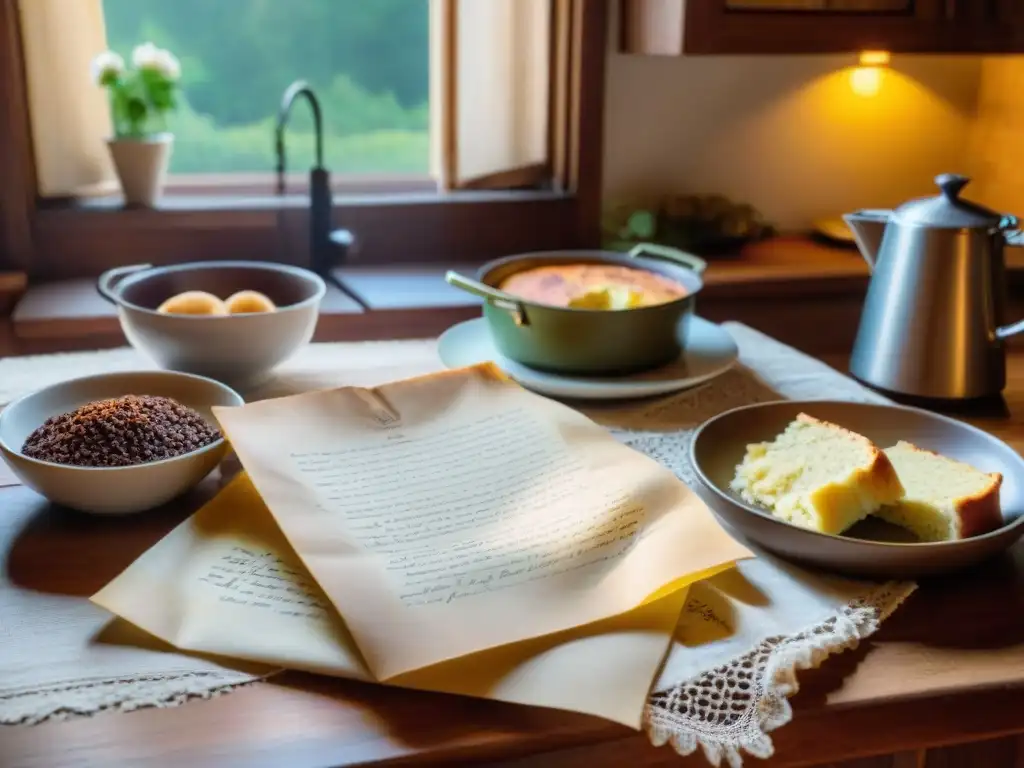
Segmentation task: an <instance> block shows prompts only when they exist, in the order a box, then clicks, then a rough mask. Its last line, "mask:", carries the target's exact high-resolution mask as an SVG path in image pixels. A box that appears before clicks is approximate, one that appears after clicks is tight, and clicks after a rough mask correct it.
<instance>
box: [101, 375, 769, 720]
mask: <svg viewBox="0 0 1024 768" xmlns="http://www.w3.org/2000/svg"><path fill="white" fill-rule="evenodd" d="M217 418H218V419H219V420H220V422H221V425H222V427H223V429H224V431H225V433H226V435H227V436H228V438H229V440H230V441H231V443H232V445H233V447H234V448H235V451H236V453H237V454H238V457H239V459H240V460H241V463H242V465H243V466H244V467H245V469H246V471H247V477H243V479H241V480H236V481H235V483H232V485H231V486H229V488H228V489H226V490H225V491H224V492H223V493H222V496H221V497H218V500H215V502H214V503H213V504H211V506H210V507H208V508H207V509H206V510H204V511H203V512H201V513H199V514H198V515H197V516H196V517H195V518H194V519H193V520H192V521H188V522H186V523H185V524H183V526H181V527H179V528H178V529H176V531H175V532H173V533H172V534H171V535H170V536H169V537H168V538H167V539H165V540H164V541H163V542H161V543H160V544H158V545H157V547H155V548H154V549H153V550H151V551H150V552H148V553H147V554H146V555H144V556H143V558H142V559H140V561H138V562H137V563H136V564H135V565H133V566H132V568H130V569H129V570H128V571H127V572H126V573H125V574H123V575H122V576H121V577H119V578H118V579H117V580H115V582H114V583H112V584H111V585H109V586H108V587H107V588H106V589H105V590H103V592H101V593H100V594H99V595H97V596H96V598H94V599H95V600H96V601H97V602H98V603H100V604H101V605H105V606H106V607H107V608H109V609H110V610H111V611H113V612H115V613H118V614H120V615H122V616H124V617H125V618H127V619H128V620H130V621H133V622H135V623H137V624H139V626H142V627H143V628H144V629H148V630H149V631H151V632H153V633H154V634H157V635H158V636H160V637H163V638H164V639H166V640H168V641H169V642H172V643H174V644H176V645H178V646H179V647H183V648H192V649H193V650H204V651H207V652H213V653H224V654H226V655H236V656H239V657H244V658H247V659H251V660H257V661H266V662H268V663H280V664H283V665H285V666H291V667H298V668H304V669H310V670H311V671H323V672H327V673H329V674H337V675H341V676H345V677H354V678H358V679H367V678H369V679H374V680H378V681H387V682H392V683H394V684H398V685H408V686H410V687H427V688H430V689H434V690H450V691H452V692H460V691H459V690H458V688H459V684H458V683H455V682H453V681H455V680H458V679H459V678H460V676H462V675H464V673H465V671H466V670H467V669H472V668H473V667H474V666H475V667H480V668H481V669H484V670H486V669H487V664H490V663H492V662H491V661H488V659H487V658H486V657H488V656H490V657H491V658H492V659H493V660H494V663H496V662H497V660H498V659H499V657H500V658H501V659H502V663H503V664H504V666H505V667H506V668H511V669H518V670H519V671H520V672H522V671H523V670H522V664H523V663H524V662H523V660H522V658H517V656H516V653H513V652H510V646H521V645H530V644H531V643H533V650H532V651H531V653H532V657H531V658H532V659H533V660H534V661H536V659H537V658H538V657H546V658H547V660H548V661H547V665H548V666H550V665H551V664H554V663H555V662H554V661H553V660H552V659H553V657H552V653H553V651H552V646H551V643H552V642H554V643H555V645H554V646H553V648H554V650H559V649H562V648H564V647H565V646H566V645H567V644H568V645H572V644H573V643H575V644H576V645H577V648H576V649H574V650H573V652H572V654H570V653H567V652H566V653H562V654H557V653H554V655H555V656H558V655H560V656H561V661H560V662H558V664H557V665H556V666H559V665H560V666H561V667H565V666H566V665H567V664H568V665H569V666H571V664H572V662H573V661H574V660H583V659H585V660H588V663H592V666H591V668H590V670H589V675H590V676H591V677H597V676H600V675H602V674H605V671H604V668H605V667H607V666H611V665H629V664H631V663H634V660H633V659H632V658H624V657H623V655H620V653H621V651H623V650H624V648H623V647H622V646H621V645H619V644H618V643H617V642H614V641H613V642H611V643H610V644H607V643H606V645H608V647H607V648H605V649H604V650H605V651H606V652H605V653H602V654H600V655H598V653H597V651H596V650H594V651H592V652H591V655H588V654H587V653H586V652H585V651H583V650H580V647H582V646H584V645H587V646H588V647H591V648H593V649H596V648H597V646H598V645H601V643H600V642H599V641H601V640H603V639H605V638H606V637H607V636H606V635H602V634H601V632H600V628H598V630H597V634H593V632H591V634H590V635H589V636H587V635H586V633H584V636H583V639H580V638H579V637H578V636H577V637H574V638H569V637H564V638H559V637H558V634H559V633H566V632H570V631H572V630H578V629H579V628H586V629H589V630H594V625H595V624H596V623H598V622H602V621H607V620H610V619H613V618H614V617H619V618H620V619H625V618H626V617H625V616H624V614H629V613H631V612H636V611H638V609H639V613H636V614H635V615H630V616H629V617H628V618H629V620H632V621H635V622H636V621H638V622H639V625H636V628H635V629H634V630H629V629H627V630H619V629H617V628H606V629H611V634H612V636H613V637H620V639H622V640H623V641H626V640H627V639H635V640H637V642H639V641H640V640H641V639H642V638H647V639H651V638H656V642H654V643H653V645H652V644H650V643H649V644H648V645H650V646H651V648H649V649H648V650H647V651H646V652H645V653H642V654H641V664H643V663H646V664H647V669H645V670H643V671H642V675H641V679H640V681H639V682H637V683H634V686H633V687H634V688H635V689H636V691H635V695H631V696H630V697H629V698H630V701H629V703H628V705H627V704H623V705H621V706H616V705H615V703H614V702H604V703H603V704H602V705H599V706H597V708H598V709H600V708H602V707H603V708H604V709H607V710H608V711H607V712H594V713H595V714H604V716H607V717H611V719H618V720H620V721H622V722H627V723H629V724H632V725H634V726H636V725H638V724H639V717H640V713H641V711H642V704H643V697H644V695H645V694H646V690H647V687H648V686H649V685H650V682H651V679H652V678H653V676H654V674H655V673H656V672H657V668H658V666H659V664H660V662H661V659H662V657H663V655H664V653H665V651H666V649H667V644H668V640H669V637H670V636H671V631H672V628H673V626H674V624H675V620H676V619H677V618H678V614H679V609H680V606H681V604H682V600H683V599H684V595H681V594H680V592H681V591H685V590H684V588H685V586H686V585H688V584H689V583H692V582H693V581H695V580H698V579H702V578H705V577H707V576H709V575H711V574H713V573H716V572H718V571H720V570H722V569H724V568H728V567H730V566H731V565H732V564H733V563H734V562H735V561H736V560H738V559H740V558H744V557H748V556H749V552H748V551H747V550H746V549H744V548H743V547H741V546H740V545H739V544H737V543H736V542H734V541H733V540H732V539H731V538H729V537H728V536H727V535H726V534H725V533H724V532H723V531H722V530H721V529H720V528H719V527H718V525H717V523H716V522H715V521H714V519H713V517H712V516H711V514H710V512H709V511H708V510H707V508H706V507H705V506H704V505H703V503H702V502H701V501H700V500H699V499H698V498H697V497H696V495H694V494H693V493H692V492H690V491H689V489H688V488H686V486H685V485H683V484H682V483H680V482H679V481H678V480H677V479H676V478H675V476H674V475H672V473H671V472H670V471H669V470H667V469H664V468H662V467H661V466H660V465H658V464H657V463H655V462H653V461H652V460H650V459H648V458H646V457H645V456H643V455H641V454H639V453H636V452H634V451H632V450H631V449H629V448H626V447H624V446H622V445H620V444H619V443H618V442H616V441H615V440H614V439H613V438H612V437H611V436H610V435H609V434H607V433H606V432H605V431H604V430H602V429H601V428H600V427H598V426H597V425H595V424H594V423H593V422H591V421H590V420H589V419H587V418H586V417H584V416H582V415H581V414H579V413H577V412H575V411H573V410H571V409H569V408H567V407H565V406H562V405H560V404H557V403H554V402H552V401H549V400H546V399H544V398H541V397H538V396H536V395H533V394H531V393H528V392H526V391H525V390H523V389H521V388H520V387H519V386H518V385H515V384H513V383H511V382H509V381H508V380H507V379H505V378H504V377H503V376H501V374H500V373H498V372H497V371H496V370H495V369H493V368H492V367H490V366H478V367H474V368H469V369H462V370H460V371H452V372H447V373H444V374H435V375H431V376H426V377H422V378H417V379H410V380H406V381H401V382H396V383H394V384H389V385H384V386H382V387H377V388H374V389H361V388H345V389H337V390H330V391H323V392H315V393H309V394H304V395H298V396H294V397H288V398H281V399H277V400H268V401H263V402H258V403H255V404H251V405H246V406H243V407H241V408H229V409H218V410H217ZM249 481H251V486H249V485H248V483H249ZM240 484H241V485H240ZM240 489H241V490H240ZM252 489H255V492H253V490H252ZM243 491H245V494H247V496H248V498H247V499H243ZM232 493H235V494H237V495H238V498H237V499H236V501H235V502H233V503H231V504H227V505H225V504H223V503H222V504H221V505H220V508H218V507H217V503H218V502H223V501H224V497H225V496H229V495H230V494H232ZM259 498H261V499H262V502H263V503H265V505H266V509H268V510H269V513H270V514H266V513H265V512H264V513H263V516H264V518H265V523H264V524H261V525H257V524H256V523H255V520H256V519H257V518H258V517H259V515H260V509H259V507H260V505H259V504H257V503H256V502H257V501H258V499H259ZM211 509H212V510H213V511H212V512H211V511H210V510H211ZM204 514H205V519H204ZM271 516H272V518H273V519H272V520H271ZM211 518H212V519H213V522H214V523H217V525H219V526H221V528H224V526H226V527H227V529H234V530H229V532H228V534H224V532H223V530H222V532H221V534H218V535H217V536H209V535H207V532H206V531H204V526H208V525H209V524H210V519H211ZM275 522H276V526H275V525H274V523H275ZM216 527H217V526H214V528H216ZM277 528H279V530H280V533H278V532H277ZM282 533H283V538H282V537H281V534H282ZM275 535H276V536H277V542H276V543H275V541H273V539H274V537H275ZM245 537H249V540H248V544H249V546H246V541H247V540H246V538H245ZM233 539H234V543H232V541H233ZM285 540H286V541H285ZM289 544H290V549H288V547H289ZM236 545H237V548H236ZM256 545H263V546H262V548H261V547H260V546H256ZM161 547H163V551H162V552H159V553H158V552H157V550H160V549H161ZM225 547H227V549H224V548H225ZM282 549H285V550H288V551H290V550H294V555H292V556H291V557H293V558H294V561H293V564H292V565H288V564H287V563H288V560H287V558H285V557H283V556H282V555H281V554H280V552H281V550H282ZM275 551H276V553H275ZM267 552H270V553H271V554H269V555H268V554H267ZM261 553H262V554H261ZM300 563H301V565H300ZM172 564H176V565H177V566H178V567H179V568H180V566H181V565H182V564H187V565H188V567H187V568H183V569H181V570H179V571H178V573H179V574H180V575H179V576H177V577H174V576H172V575H171V574H174V573H175V571H174V570H172V569H170V568H168V565H172ZM215 566H216V567H215ZM168 579H170V582H168V583H166V585H165V586H164V587H161V586H160V584H161V581H162V580H163V581H165V582H166V581H167V580H168ZM245 579H249V580H250V582H249V583H250V584H251V588H250V590H249V591H250V592H253V593H255V592H257V591H258V592H259V593H260V594H261V595H271V594H272V593H273V592H274V590H270V589H268V587H269V586H272V585H273V584H284V585H285V589H284V593H285V594H284V596H282V597H283V598H287V596H288V595H289V594H291V595H292V596H293V597H294V596H295V595H298V594H302V593H303V590H306V591H307V592H310V593H311V594H315V595H316V596H315V597H314V598H312V599H308V600H305V602H308V603H309V605H297V606H296V605H290V606H289V607H288V609H287V610H283V611H282V610H280V609H275V608H274V606H275V605H278V606H280V604H281V601H282V600H281V599H279V598H266V597H264V598H260V600H259V604H258V605H257V604H254V603H252V602H251V601H250V599H249V598H251V596H249V595H246V596H245V597H246V599H245V600H241V601H240V602H239V603H237V604H234V603H232V602H231V600H230V599H228V600H225V599H223V595H221V596H219V597H216V598H215V599H214V598H212V595H213V594H214V593H216V592H217V591H218V590H219V591H220V592H221V593H223V592H224V590H225V589H230V586H227V587H226V586H225V585H238V584H240V583H242V581H244V580H245ZM147 580H148V581H149V582H150V584H149V587H148V589H147V590H145V592H148V594H149V596H148V598H147V599H144V600H143V601H142V602H143V604H141V605H140V604H139V599H140V598H139V595H140V594H142V593H143V592H144V591H143V590H140V589H137V588H136V587H137V585H138V584H141V583H142V582H143V581H147ZM296 584H299V585H300V586H298V587H297V586H296ZM200 585H201V586H200ZM301 585H305V586H301ZM289 587H290V588H291V589H292V590H293V592H289ZM161 589H162V590H163V591H164V592H165V593H166V592H168V591H170V592H173V594H165V595H164V597H166V598H167V599H157V597H155V596H154V590H155V591H157V592H159V591H161ZM211 590H212V591H211ZM199 593H204V594H207V595H208V597H205V598H201V597H197V594H199ZM133 596H134V597H135V600H134V602H133V601H132V600H131V599H129V598H131V597H133ZM236 599H237V598H236ZM328 603H329V604H330V605H331V606H332V607H333V609H336V610H337V613H335V612H334V611H333V610H327V608H326V606H327V605H328ZM203 606H206V607H205V608H203ZM268 606H269V608H268ZM238 612H244V614H245V615H244V616H243V615H241V613H239V615H235V614H236V613H238ZM256 612H261V616H262V617H263V618H262V619H251V618H249V617H250V614H254V613H256ZM321 612H322V613H323V614H324V616H322V617H321V619H319V620H320V621H321V622H322V627H323V631H322V632H320V633H319V635H317V634H316V633H311V632H309V631H308V629H307V628H305V627H302V626H300V625H303V624H306V623H308V620H309V618H310V617H311V615H313V614H319V613H321ZM339 613H340V617H343V620H342V618H340V617H339V616H338V614H339ZM267 617H273V619H272V621H273V622H274V628H273V631H270V628H268V627H265V626H263V624H262V623H259V622H261V621H265V620H269V619H268V618H267ZM254 621H255V622H256V623H254ZM284 622H289V627H291V629H289V630H287V631H283V632H281V631H279V630H278V628H277V624H279V623H281V624H283V623H284ZM652 622H653V623H652ZM627 623H628V622H627ZM214 625H216V626H214ZM643 627H646V628H647V629H646V630H645V629H643ZM254 635H263V636H262V637H258V638H257V637H254ZM634 635H637V636H638V637H636V638H634V637H633V636H634ZM537 638H543V639H546V641H547V642H548V646H547V650H546V651H545V650H544V649H543V648H542V647H541V646H538V645H536V643H537V640H536V639H537ZM199 639H201V644H202V646H204V647H202V648H200V647H197V642H198V640H199ZM211 644H212V645H213V646H215V647H211ZM541 645H543V643H542V644H541ZM264 646H266V647H264ZM307 646H308V647H307ZM616 650H618V651H619V652H620V653H615V651H616ZM607 651H611V652H612V654H614V655H612V654H609V653H607ZM630 652H632V651H630ZM520 656H521V654H520ZM528 656H530V654H528ZM452 660H455V661H452ZM444 662H448V663H447V664H445V663H444ZM459 662H462V663H461V664H460V663H459ZM470 662H472V663H470ZM497 666H499V667H500V666H501V664H498V665H497ZM541 666H542V667H543V666H545V665H544V664H541ZM446 668H450V669H446ZM576 673H577V677H586V676H587V675H586V674H582V675H581V674H580V670H579V669H577V670H576ZM631 674H634V678H633V679H636V677H635V675H637V674H641V670H638V669H634V670H632V671H631ZM479 677H481V679H485V678H487V674H486V673H482V674H481V675H479ZM491 677H492V679H491V682H490V684H489V685H484V686H483V687H482V688H481V687H480V686H477V688H476V689H474V690H473V691H464V692H469V693H473V694H474V695H481V694H483V695H488V696H489V697H492V698H504V699H506V700H514V701H524V703H535V704H541V705H545V706H564V707H565V708H570V709H582V711H594V709H595V705H594V704H593V703H591V704H587V703H586V702H579V701H576V700H572V701H565V699H567V698H568V699H572V698H573V695H572V694H571V693H566V692H564V691H562V692H561V698H562V701H557V702H555V703H551V702H549V701H538V700H536V696H535V694H540V695H541V698H544V697H547V698H549V699H550V698H552V695H554V698H557V694H558V693H559V692H558V691H555V690H554V688H553V686H548V688H550V690H541V691H536V690H528V689H529V682H530V681H529V680H526V681H525V682H524V684H523V685H524V688H523V689H522V690H519V691H508V690H506V691H505V692H504V694H505V695H502V692H501V691H496V690H495V688H501V685H498V684H497V683H495V678H494V676H493V675H492V676H491ZM498 677H499V678H500V679H503V680H507V679H510V678H509V676H508V674H507V672H506V673H501V674H499V676H498ZM515 677H516V675H512V678H513V679H514V678H515ZM526 677H527V678H528V677H529V675H526ZM562 679H563V680H564V675H563V677H562ZM470 682H471V681H470ZM467 685H469V687H470V688H473V685H472V684H470V683H467ZM513 687H515V686H513ZM541 687H542V688H544V686H541ZM495 693H497V694H498V695H494V694H495ZM524 697H525V699H524ZM634 699H635V702H634ZM581 703H583V704H584V706H582V707H581V706H578V705H579V704H581ZM634 703H635V706H634ZM626 706H628V707H629V708H630V710H629V711H628V712H627V711H625V707H626Z"/></svg>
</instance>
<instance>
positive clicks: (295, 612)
mask: <svg viewBox="0 0 1024 768" xmlns="http://www.w3.org/2000/svg"><path fill="white" fill-rule="evenodd" d="M199 581H201V582H204V583H206V584H209V585H210V586H211V587H213V588H214V589H215V590H216V591H217V592H218V593H219V597H220V600H222V601H223V602H226V603H234V604H236V605H246V606H250V607H253V608H262V609H265V610H269V611H273V612H274V613H277V614H279V615H282V616H301V617H307V618H326V617H327V616H328V615H329V609H328V605H327V601H326V600H324V599H323V598H322V597H321V596H320V595H319V594H318V592H319V590H318V588H317V587H316V586H315V585H314V584H313V583H311V582H310V581H309V579H308V578H307V577H306V576H305V575H304V574H303V573H301V572H300V571H298V570H296V569H294V568H290V567H288V566H287V565H286V564H285V563H284V562H283V561H282V560H281V559H280V558H279V557H277V556H276V555H274V554H273V553H271V552H261V551H256V550H252V549H249V548H246V547H241V546H237V545H235V546H232V547H231V548H230V549H229V550H228V551H226V552H225V553H224V554H223V555H221V556H220V557H218V558H217V559H216V560H215V561H214V562H213V563H212V564H211V565H210V567H209V570H207V572H206V573H205V574H204V575H202V576H200V577H199Z"/></svg>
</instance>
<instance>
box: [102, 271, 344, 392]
mask: <svg viewBox="0 0 1024 768" xmlns="http://www.w3.org/2000/svg"><path fill="white" fill-rule="evenodd" d="M97 288H98V289H99V292H100V294H101V295H102V296H104V297H105V298H106V299H107V300H108V301H110V302H112V303H113V304H114V305H115V306H117V316H118V318H119V319H120V321H121V329H122V330H123V331H124V335H125V336H126V337H127V338H128V341H129V342H130V343H131V345H132V346H133V347H135V348H136V349H138V350H139V351H140V352H142V353H143V354H144V355H146V356H147V357H150V358H152V359H153V360H154V361H155V362H156V363H157V364H158V365H159V366H160V367H161V368H167V369H169V370H172V371H183V372H185V373H194V374H197V375H199V376H208V377H210V378H212V379H217V380H218V381H223V382H224V383H226V384H228V385H230V386H232V387H236V388H245V387H251V386H255V385H257V384H259V383H261V382H262V381H263V380H264V379H266V378H267V377H268V376H269V375H270V373H271V371H272V370H273V369H274V367H275V366H277V365H278V364H280V363H282V362H283V361H284V360H286V359H287V358H289V357H291V356H292V355H293V354H294V353H295V352H296V351H298V350H299V349H300V348H301V347H302V346H304V345H305V344H307V343H308V342H309V340H310V339H311V338H312V337H313V332H314V331H315V330H316V323H317V319H318V318H319V316H320V303H321V301H322V300H323V297H324V294H325V293H326V291H327V286H326V284H325V283H324V281H323V280H322V279H321V278H320V277H319V276H318V275H316V274H315V273H313V272H310V271H309V270H307V269H302V268H300V267H293V266H289V265H287V264H274V263H272V262H257V261H199V262H192V263H190V264H176V265H174V266H170V267H151V266H149V265H146V264H141V265H134V266H127V267H118V268H116V269H111V270H108V271H107V272H104V273H103V274H102V275H101V276H100V278H99V281H98V282H97ZM244 290H252V291H259V292H260V293H263V294H265V295H266V296H268V297H269V298H270V300H271V301H273V302H274V304H275V305H277V311H275V312H257V313H252V314H242V315H225V316H198V315H169V314H164V313H160V312H157V311H156V310H157V307H159V306H160V305H161V304H162V303H163V302H164V301H166V300H167V299H169V298H171V297H172V296H175V295H177V294H179V293H183V292H184V291H207V292H209V293H212V294H213V295H215V296H219V297H220V298H222V299H226V298H228V296H230V295H231V294H233V293H235V292H236V291H244Z"/></svg>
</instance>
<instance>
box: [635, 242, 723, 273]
mask: <svg viewBox="0 0 1024 768" xmlns="http://www.w3.org/2000/svg"><path fill="white" fill-rule="evenodd" d="M645 256H647V257H653V258H655V259H661V260H663V261H671V262H673V263H675V264H678V265H679V266H681V267H686V268H687V269H692V270H693V271H694V272H696V273H697V274H698V275H702V274H704V270H705V269H707V268H708V263H707V262H706V261H704V259H702V258H701V257H700V256H694V255H693V254H692V253H687V252H686V251H680V250H679V249H678V248H670V247H669V246H667V245H658V244H657V243H640V244H639V245H634V246H633V247H632V248H630V249H629V257H630V258H631V259H642V258H644V257H645Z"/></svg>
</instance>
